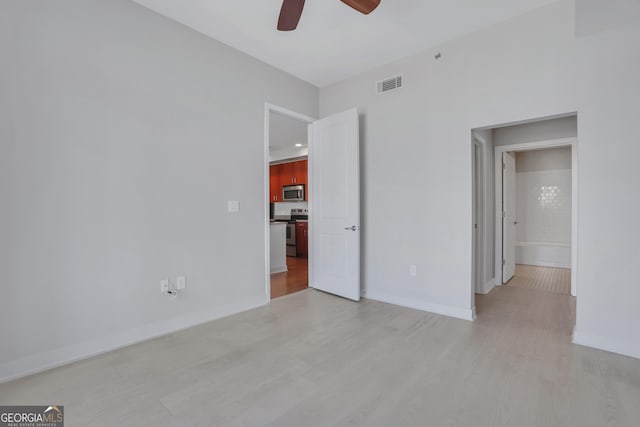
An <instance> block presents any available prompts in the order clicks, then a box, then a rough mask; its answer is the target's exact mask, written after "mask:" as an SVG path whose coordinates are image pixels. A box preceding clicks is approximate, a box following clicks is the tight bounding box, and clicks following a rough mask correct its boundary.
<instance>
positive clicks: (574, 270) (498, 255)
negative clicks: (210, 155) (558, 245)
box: [495, 137, 578, 297]
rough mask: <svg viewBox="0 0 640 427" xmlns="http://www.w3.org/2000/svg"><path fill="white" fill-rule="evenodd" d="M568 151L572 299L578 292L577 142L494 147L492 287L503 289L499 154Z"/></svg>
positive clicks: (556, 140) (567, 140)
mask: <svg viewBox="0 0 640 427" xmlns="http://www.w3.org/2000/svg"><path fill="white" fill-rule="evenodd" d="M560 147H571V295H573V296H574V297H575V296H577V290H578V281H577V279H578V138H577V137H572V138H561V139H551V140H546V141H536V142H525V143H520V144H512V145H500V146H496V147H495V184H496V188H495V195H496V197H495V199H496V208H495V212H496V227H495V231H496V236H495V238H496V245H495V271H496V274H495V277H496V280H495V282H496V283H495V284H496V286H502V153H505V152H507V151H513V152H522V151H532V150H540V149H545V148H560Z"/></svg>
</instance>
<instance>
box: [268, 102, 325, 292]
mask: <svg viewBox="0 0 640 427" xmlns="http://www.w3.org/2000/svg"><path fill="white" fill-rule="evenodd" d="M272 112H273V113H278V114H281V115H283V116H287V117H290V118H292V119H294V120H300V121H302V122H306V123H313V122H314V121H315V120H316V119H314V118H312V117H309V116H305V115H304V114H300V113H296V112H295V111H292V110H288V109H286V108H284V107H280V106H278V105H274V104H270V103H268V102H265V103H264V162H263V163H264V173H263V176H264V202H265V203H263V204H264V215H263V216H264V253H265V265H264V272H265V295H266V297H267V301H271V256H270V252H271V248H270V246H269V241H270V240H271V233H270V231H269V210H268V209H269V208H268V206H269V204H270V203H271V200H270V197H269V196H270V195H271V192H270V191H269V184H270V183H269V119H270V117H269V115H270V113H272ZM310 158H311V152H309V159H310ZM309 163H311V162H310V161H309ZM307 187H309V185H307ZM307 194H308V193H307ZM309 224H310V225H309V226H311V221H309ZM309 234H311V233H309ZM309 264H311V262H309ZM309 267H311V265H309ZM284 271H286V267H285V270H284ZM309 271H311V268H309Z"/></svg>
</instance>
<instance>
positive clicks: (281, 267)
mask: <svg viewBox="0 0 640 427" xmlns="http://www.w3.org/2000/svg"><path fill="white" fill-rule="evenodd" d="M285 271H289V269H288V268H287V266H286V265H279V266H277V267H271V274H276V273H284V272H285Z"/></svg>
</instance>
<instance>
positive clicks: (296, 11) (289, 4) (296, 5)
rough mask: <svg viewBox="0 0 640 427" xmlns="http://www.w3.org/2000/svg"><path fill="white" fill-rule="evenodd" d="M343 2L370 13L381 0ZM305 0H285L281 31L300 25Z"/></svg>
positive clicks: (279, 23)
mask: <svg viewBox="0 0 640 427" xmlns="http://www.w3.org/2000/svg"><path fill="white" fill-rule="evenodd" d="M341 1H342V3H344V4H346V5H348V6H351V7H352V8H354V9H355V10H357V11H358V12H360V13H364V14H365V15H368V14H370V13H371V12H373V11H374V10H375V8H376V7H378V5H379V4H380V0H341ZM302 9H304V0H283V2H282V9H280V19H278V30H279V31H292V30H295V29H296V27H297V26H298V21H300V17H301V16H302Z"/></svg>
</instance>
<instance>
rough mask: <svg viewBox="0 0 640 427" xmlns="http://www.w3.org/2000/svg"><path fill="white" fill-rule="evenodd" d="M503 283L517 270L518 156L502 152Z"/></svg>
mask: <svg viewBox="0 0 640 427" xmlns="http://www.w3.org/2000/svg"><path fill="white" fill-rule="evenodd" d="M502 211H503V215H502V283H507V282H508V281H509V280H511V278H512V277H513V275H514V274H515V272H516V224H517V222H516V158H515V156H514V155H513V154H511V153H502Z"/></svg>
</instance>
